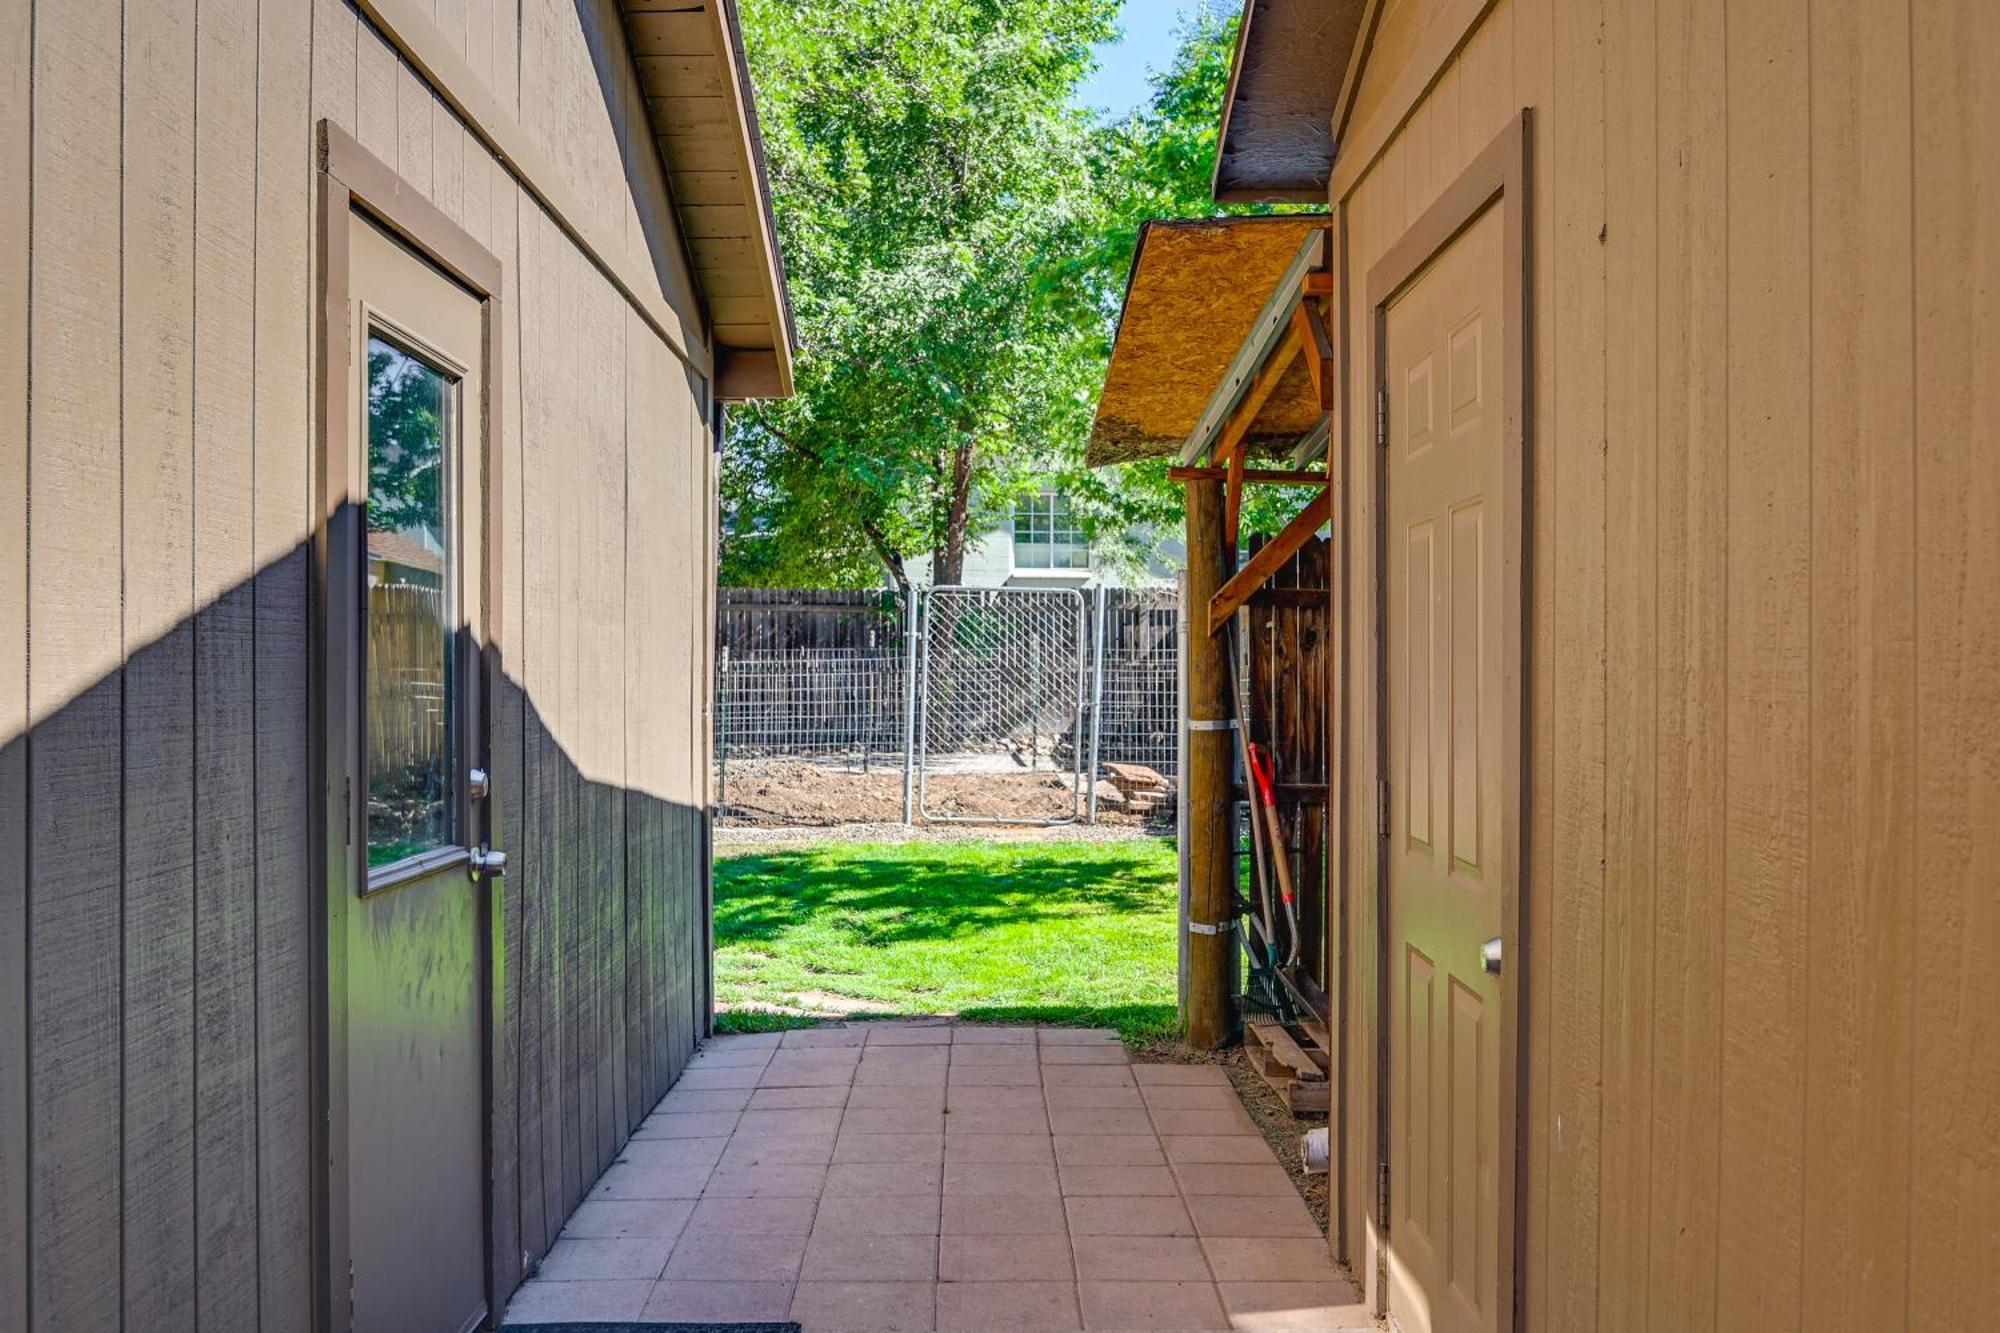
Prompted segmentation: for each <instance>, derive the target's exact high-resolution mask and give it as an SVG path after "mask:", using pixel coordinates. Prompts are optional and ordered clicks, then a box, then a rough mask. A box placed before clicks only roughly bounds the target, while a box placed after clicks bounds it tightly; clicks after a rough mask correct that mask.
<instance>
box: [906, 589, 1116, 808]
mask: <svg viewBox="0 0 2000 1333" xmlns="http://www.w3.org/2000/svg"><path fill="white" fill-rule="evenodd" d="M1084 628H1085V626H1084V601H1083V596H1082V594H1080V593H1078V592H1076V591H1074V590H1073V589H1039V588H957V587H941V588H932V589H931V590H930V591H929V593H928V594H927V595H926V597H925V601H924V608H923V639H922V644H921V648H922V654H923V662H922V670H921V674H920V679H919V690H918V712H919V718H920V721H919V726H918V731H919V733H920V736H921V744H920V745H919V746H918V747H917V749H918V755H917V761H918V762H917V777H918V782H917V795H918V807H919V809H920V810H921V812H922V814H923V816H924V818H926V819H930V820H936V821H940V822H962V823H1032V824H1066V823H1073V822H1075V821H1076V819H1077V818H1078V817H1079V815H1080V813H1081V810H1082V797H1083V792H1084V781H1085V777H1084V774H1083V773H1082V772H1081V770H1082V769H1084V768H1085V767H1087V765H1086V763H1085V762H1084V757H1083V755H1082V754H1081V752H1080V750H1081V744H1082V743H1083V741H1084V739H1085V737H1084V730H1083V717H1084V713H1083V698H1084V667H1085V658H1086V652H1087V649H1086V640H1085V637H1084ZM971 774H984V775H995V776H998V775H1012V774H1024V775H1029V776H1028V777H1027V780H1026V781H1022V780H1019V779H1015V780H1012V781H1005V782H1000V781H989V782H987V783H985V784H983V785H979V786H974V785H973V784H970V783H967V782H964V781H961V780H960V779H961V778H962V777H963V776H965V775H971ZM1058 793H1061V794H1062V797H1063V798H1062V799H1060V800H1052V799H1051V798H1052V797H1053V796H1055V795H1057V794H1058Z"/></svg>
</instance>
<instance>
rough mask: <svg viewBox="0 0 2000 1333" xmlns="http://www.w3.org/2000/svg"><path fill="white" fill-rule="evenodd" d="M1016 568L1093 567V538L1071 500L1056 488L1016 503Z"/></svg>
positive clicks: (1046, 488)
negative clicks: (1070, 504) (1085, 530)
mask: <svg viewBox="0 0 2000 1333" xmlns="http://www.w3.org/2000/svg"><path fill="white" fill-rule="evenodd" d="M1014 568H1016V569H1089V568H1090V538H1089V537H1087V536H1085V535H1084V531H1083V525H1082V524H1080V523H1079V522H1078V521H1077V519H1076V515H1075V514H1074V513H1072V512H1071V510H1070V507H1069V501H1068V500H1067V499H1065V498H1064V497H1063V496H1062V495H1061V494H1060V493H1059V492H1057V491H1056V490H1055V489H1054V488H1053V487H1044V488H1043V489H1042V490H1041V491H1039V492H1037V493H1036V494H1034V495H1030V496H1026V497H1024V498H1023V499H1022V500H1021V501H1020V503H1019V504H1018V505H1016V506H1015V509H1014Z"/></svg>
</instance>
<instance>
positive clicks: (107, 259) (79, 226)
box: [26, 5, 124, 1328]
mask: <svg viewBox="0 0 2000 1333" xmlns="http://www.w3.org/2000/svg"><path fill="white" fill-rule="evenodd" d="M119 19H120V16H119V15H118V13H117V12H116V11H113V10H108V9H104V8H99V7H93V6H84V5H73V6H43V7H41V8H40V9H39V11H38V12H37V13H36V15H35V25H34V53H33V73H32V79H33V87H34V102H33V110H32V114H33V124H34V132H35V151H34V154H33V167H32V171H31V173H30V177H29V189H30V196H31V199H32V201H33V202H32V205H31V208H32V214H31V219H32V220H31V225H32V228H33V230H32V237H33V242H32V245H33V249H32V256H33V259H32V270H31V278H30V282H31V287H30V292H29V302H30V326H29V338H30V365H29V380H28V383H29V384H30V385H31V386H32V391H31V393H30V394H29V398H28V403H29V418H28V434H29V440H30V441H31V442H32V443H31V445H30V447H29V450H28V468H27V470H28V495H29V510H28V515H29V525H28V551H29V560H28V640H29V642H30V643H31V644H32V645H33V651H32V652H31V653H30V654H28V664H29V675H28V703H29V706H30V708H31V710H32V712H31V715H30V716H31V721H32V724H33V726H34V731H33V733H32V742H33V743H32V744H31V745H30V746H29V747H28V784H29V793H30V795H29V803H28V804H29V818H28V839H27V846H28V886H27V888H28V895H27V898H28V900H27V937H28V939H29V940H30V941H31V944H30V948H31V955H30V959H29V965H28V968H27V969H26V970H27V975H28V977H29V987H28V1041H29V1052H30V1055H29V1059H30V1069H29V1078H28V1086H29V1107H28V1123H29V1131H28V1145H27V1147H28V1168H29V1170H30V1172H31V1173H32V1178H31V1180H30V1181H29V1184H28V1200H29V1206H30V1208H31V1209H32V1210H33V1211H32V1215H31V1217H30V1218H29V1223H28V1226H29V1230H28V1237H27V1240H28V1270H29V1271H28V1282H27V1290H28V1294H29V1300H30V1310H29V1320H30V1322H31V1324H33V1325H36V1326H39V1327H44V1328H99V1327H116V1326H117V1325H118V1322H119V1318H120V1310H119V1305H120V1300H121V1293H120V1290H119V1284H118V1282H117V1281H116V1280H115V1279H114V1280H109V1281H107V1280H106V1278H107V1275H110V1274H115V1273H116V1272H117V1265H116V1263H115V1262H109V1261H108V1256H107V1248H106V1247H107V1244H115V1243H116V1241H115V1238H116V1237H117V1236H118V1234H119V1230H120V1225H119V1224H120V1194H121V1189H122V1186H123V1172H122V1168H121V1159H122V1153H121V1150H120V1141H119V1131H120V1124H119V1122H120V1115H121V1108H120V1080H121V1073H122V1069H121V1055H120V1047H119V1027H120V1022H121V1018H122V1015H121V1013H120V1002H121V992H122V989H123V987H122V977H121V975H120V972H121V967H120V961H119V956H120V944H121V939H120V919H119V917H120V914H119V907H120V904H119V895H118V894H117V893H116V892H107V891H106V889H105V887H104V886H105V884H106V882H107V881H112V882H115V880H116V877H117V874H118V870H117V867H118V866H119V864H120V859H121V852H122V848H121V847H120V845H119V844H120V838H119V832H120V827H121V823H122V819H123V814H124V803H123V800H122V785H123V783H122V773H121V760H122V756H123V744H122V738H121V735H120V731H121V717H120V714H121V712H122V707H123V702H124V701H123V683H122V681H121V680H120V679H119V676H118V674H117V672H116V667H117V659H118V656H119V652H120V635H121V629H122V626H121V623H120V622H121V616H120V609H119V600H120V591H121V583H122V573H123V570H122V563H123V557H124V550H123V545H122V534H121V533H120V531H119V525H118V510H117V506H116V505H112V504H106V503H105V497H107V496H115V495H118V494H120V486H121V467H122V461H123V460H122V458H121V456H120V440H119V432H120V418H119V402H118V395H117V392H116V384H117V379H116V376H117V367H118V366H119V358H120V347H119V298H120V292H119V272H120V268H121V247H122V238H121V236H120V229H119V220H118V213H117V210H116V209H113V208H107V207H105V201H106V200H111V199H116V198H117V197H118V194H119V175H120V158H121V153H120V125H119V119H120V109H121V95H120V94H121V89H120V83H121V78H122V74H123V67H122V61H121V58H120V54H121V40H122V34H121V32H120V23H119Z"/></svg>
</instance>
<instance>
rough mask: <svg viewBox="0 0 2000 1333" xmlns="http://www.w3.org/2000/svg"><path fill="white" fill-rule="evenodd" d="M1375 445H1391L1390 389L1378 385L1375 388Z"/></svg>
mask: <svg viewBox="0 0 2000 1333" xmlns="http://www.w3.org/2000/svg"><path fill="white" fill-rule="evenodd" d="M1375 447H1376V448H1377V449H1387V448H1388V447H1389V389H1388V386H1387V385H1378V386H1376V389H1375Z"/></svg>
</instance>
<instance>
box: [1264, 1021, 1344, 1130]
mask: <svg viewBox="0 0 2000 1333" xmlns="http://www.w3.org/2000/svg"><path fill="white" fill-rule="evenodd" d="M1243 1053H1244V1055H1245V1056H1247V1057H1248V1058H1249V1061H1250V1067H1251V1068H1252V1069H1254V1070H1256V1071H1257V1076H1258V1077H1259V1078H1262V1079H1263V1080H1264V1082H1266V1083H1268V1084H1269V1085H1270V1086H1271V1090H1272V1091H1273V1092H1275V1093H1277V1094H1278V1096H1279V1098H1280V1099H1281V1100H1282V1101H1283V1102H1284V1103H1285V1106H1286V1109H1288V1110H1290V1111H1291V1113H1292V1114H1293V1115H1303V1116H1320V1115H1325V1114H1326V1113H1327V1111H1328V1110H1329V1109H1330V1108H1331V1106H1332V1104H1333V1096H1332V1087H1331V1085H1330V1084H1329V1083H1328V1082H1327V1064H1326V1062H1325V1059H1324V1057H1323V1056H1321V1055H1320V1054H1319V1053H1318V1052H1316V1051H1309V1050H1308V1048H1307V1047H1305V1046H1302V1045H1300V1044H1299V1042H1298V1039H1297V1038H1295V1037H1293V1036H1292V1034H1291V1033H1290V1032H1288V1031H1287V1030H1286V1029H1285V1027H1284V1026H1283V1025H1282V1024H1280V1023H1277V1022H1274V1021H1272V1020H1271V1019H1268V1018H1252V1019H1249V1020H1247V1021H1246V1022H1245V1023H1244V1025H1243Z"/></svg>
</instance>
